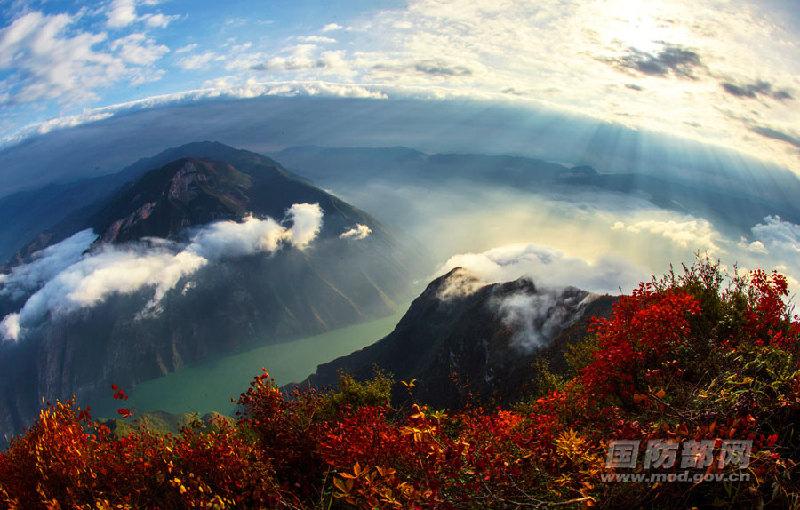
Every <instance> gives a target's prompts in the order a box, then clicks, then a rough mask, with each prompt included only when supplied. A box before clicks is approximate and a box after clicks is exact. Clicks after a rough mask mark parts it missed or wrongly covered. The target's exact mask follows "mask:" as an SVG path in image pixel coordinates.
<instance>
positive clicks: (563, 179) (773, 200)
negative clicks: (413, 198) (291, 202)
mask: <svg viewBox="0 0 800 510" xmlns="http://www.w3.org/2000/svg"><path fill="white" fill-rule="evenodd" d="M271 156H272V157H274V158H275V159H277V160H278V161H280V162H281V163H282V164H283V165H284V166H285V167H286V168H289V169H292V170H295V171H297V172H298V173H299V174H300V175H303V176H305V177H307V178H309V179H311V180H313V181H314V182H316V183H318V184H319V185H320V186H324V187H330V188H333V189H350V187H351V186H354V185H358V186H364V185H365V184H369V183H383V184H387V185H389V186H398V185H408V184H413V185H419V186H439V185H444V186H450V185H453V184H457V183H469V184H477V185H481V186H487V187H500V188H513V189H515V190H523V191H529V192H531V193H562V194H563V195H565V196H570V194H574V193H576V192H577V191H582V190H584V191H585V190H589V191H593V192H597V191H603V192H609V193H621V194H624V195H627V196H634V197H640V198H643V199H646V200H648V201H650V202H652V203H653V204H654V205H656V206H658V207H662V208H665V209H670V210H674V211H678V212H681V213H686V214H692V215H694V216H698V217H702V218H707V219H709V220H710V221H712V222H713V223H714V225H716V226H719V228H720V229H722V230H727V231H729V232H731V233H733V234H736V235H739V234H742V233H745V234H746V233H749V229H750V228H751V227H752V226H753V225H755V224H757V223H759V222H761V221H763V219H764V217H766V216H768V215H773V214H777V215H779V216H781V218H783V219H784V220H787V221H791V222H794V223H800V203H798V202H797V200H796V196H795V194H794V193H793V192H792V191H791V190H790V189H789V188H782V187H781V186H779V185H777V184H775V185H773V186H762V187H752V188H750V189H748V190H746V191H743V190H742V189H741V186H740V184H741V183H739V182H733V181H730V180H728V181H726V180H720V179H714V180H711V179H709V180H708V181H706V182H704V183H700V184H698V182H690V181H686V180H680V179H677V178H674V177H673V178H669V177H668V176H664V177H659V176H655V175H652V174H644V173H637V174H633V173H600V172H597V171H596V170H595V169H594V168H592V167H590V166H576V167H570V166H567V165H562V164H558V163H552V162H547V161H542V160H538V159H534V158H528V157H520V156H507V155H482V154H431V155H428V154H424V153H422V152H419V151H417V150H414V149H409V148H405V147H386V148H348V147H313V146H309V147H292V148H287V149H284V150H282V151H280V152H276V153H272V154H271Z"/></svg>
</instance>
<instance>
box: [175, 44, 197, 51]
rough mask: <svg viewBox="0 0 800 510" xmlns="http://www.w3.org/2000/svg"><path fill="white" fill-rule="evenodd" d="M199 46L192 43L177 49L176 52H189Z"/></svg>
mask: <svg viewBox="0 0 800 510" xmlns="http://www.w3.org/2000/svg"><path fill="white" fill-rule="evenodd" d="M195 48H197V43H190V44H187V45H185V46H181V47H180V48H178V49H176V50H175V53H189V52H190V51H192V50H194V49H195Z"/></svg>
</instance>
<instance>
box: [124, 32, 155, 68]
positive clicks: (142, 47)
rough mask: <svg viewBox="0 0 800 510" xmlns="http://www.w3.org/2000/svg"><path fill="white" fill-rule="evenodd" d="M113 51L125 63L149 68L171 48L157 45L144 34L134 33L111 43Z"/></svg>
mask: <svg viewBox="0 0 800 510" xmlns="http://www.w3.org/2000/svg"><path fill="white" fill-rule="evenodd" d="M111 49H112V50H115V51H117V53H118V55H119V56H120V57H122V59H123V60H124V61H125V62H128V63H131V64H134V65H137V66H149V65H151V64H153V63H155V62H156V61H157V60H158V59H160V58H161V57H162V56H164V54H165V53H167V52H168V51H169V48H167V47H166V46H164V45H163V44H157V43H156V42H155V40H154V39H152V38H151V37H148V36H147V35H145V34H142V33H133V34H130V35H126V36H125V37H121V38H119V39H117V40H115V41H114V42H112V43H111Z"/></svg>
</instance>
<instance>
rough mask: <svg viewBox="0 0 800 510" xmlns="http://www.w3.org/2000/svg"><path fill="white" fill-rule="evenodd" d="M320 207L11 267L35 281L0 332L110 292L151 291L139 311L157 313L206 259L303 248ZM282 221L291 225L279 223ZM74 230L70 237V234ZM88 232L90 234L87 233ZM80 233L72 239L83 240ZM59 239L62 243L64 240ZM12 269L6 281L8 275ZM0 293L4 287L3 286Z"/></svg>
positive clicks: (66, 249)
mask: <svg viewBox="0 0 800 510" xmlns="http://www.w3.org/2000/svg"><path fill="white" fill-rule="evenodd" d="M322 217H323V213H322V209H321V208H320V206H319V204H294V205H292V207H290V208H289V209H288V210H287V211H286V216H285V218H284V220H283V221H282V222H280V223H279V222H277V221H275V220H274V219H272V218H264V219H259V218H255V217H252V216H251V217H247V218H245V219H244V220H243V221H241V222H235V221H218V222H215V223H211V224H209V225H206V226H204V227H201V228H200V229H198V230H197V231H196V232H195V233H194V235H193V236H192V239H191V241H190V242H189V243H188V244H186V245H174V244H172V243H169V242H168V241H164V240H160V239H159V240H149V241H148V242H141V243H135V244H128V245H122V246H117V245H101V246H99V247H98V248H97V249H96V250H94V251H92V252H89V253H87V254H85V255H83V256H82V257H80V258H79V260H77V261H75V262H73V263H72V264H69V265H67V266H66V267H63V268H62V269H61V270H59V271H58V272H54V271H50V270H49V268H44V267H43V266H42V265H41V264H38V265H34V264H37V263H39V262H40V260H41V258H40V259H38V260H36V261H34V262H33V263H32V264H29V265H27V266H22V267H20V268H15V270H16V274H18V275H26V278H24V279H23V278H21V277H19V278H15V279H14V280H13V281H20V282H22V281H24V282H26V283H29V282H39V283H40V284H41V286H40V288H38V290H36V291H35V292H34V293H33V294H32V295H31V296H30V297H29V298H28V299H27V301H26V302H25V304H24V305H23V306H22V309H21V310H20V311H19V313H16V314H9V315H7V316H6V317H5V318H4V319H3V321H2V326H0V333H2V335H3V336H4V337H5V338H6V339H8V340H18V339H19V338H20V336H24V334H25V330H26V328H28V327H31V326H35V325H36V324H38V323H40V322H41V321H43V320H45V319H47V318H48V317H60V316H64V315H67V314H70V313H72V312H74V311H76V310H79V309H81V308H86V307H91V306H95V305H97V304H100V303H102V302H103V301H105V300H106V299H107V298H108V297H109V296H110V295H112V294H130V293H133V292H137V291H139V290H142V289H145V288H151V289H152V290H153V295H152V298H151V299H150V301H149V302H148V304H147V306H146V308H145V310H143V311H142V313H143V314H144V315H147V314H154V313H158V311H159V306H160V302H161V300H162V299H163V298H164V296H165V295H166V293H167V292H169V291H170V290H171V289H173V288H175V286H176V285H177V284H178V282H179V281H180V280H181V279H182V278H185V277H187V276H190V275H192V274H194V273H195V272H197V271H198V270H200V269H201V268H203V267H205V266H206V265H208V264H209V263H212V262H215V261H219V260H222V259H226V258H234V257H241V256H245V255H251V254H255V253H273V252H276V251H278V250H279V249H281V248H282V247H284V246H294V247H296V248H299V249H304V248H305V247H306V246H308V244H309V243H311V242H312V241H313V240H314V239H315V238H316V236H317V235H318V234H319V231H320V229H321V227H322ZM284 223H290V225H289V226H284ZM76 235H77V234H76ZM92 235H93V234H92ZM88 237H89V236H88V234H86V231H84V232H83V233H82V236H81V238H80V239H79V240H84V241H85V239H88ZM74 238H75V236H73V237H71V238H69V239H67V240H65V241H62V243H58V244H57V245H54V246H53V247H51V250H50V252H49V253H50V254H58V253H74V251H76V248H74V246H75V245H79V244H80V243H79V242H78V241H76V240H75V239H74ZM65 243H66V244H65ZM14 274H15V272H13V271H12V273H11V275H10V276H9V278H13V276H14ZM4 290H5V287H4Z"/></svg>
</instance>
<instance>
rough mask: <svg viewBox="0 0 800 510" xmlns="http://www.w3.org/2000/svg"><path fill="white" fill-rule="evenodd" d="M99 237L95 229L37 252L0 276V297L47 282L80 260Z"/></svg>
mask: <svg viewBox="0 0 800 510" xmlns="http://www.w3.org/2000/svg"><path fill="white" fill-rule="evenodd" d="M95 239H97V235H95V233H94V232H92V230H91V229H86V230H82V231H80V232H78V233H77V234H74V235H72V236H70V237H68V238H67V239H64V240H63V241H61V242H59V243H56V244H53V245H50V246H48V247H47V248H45V249H43V250H41V251H38V252H36V253H34V254H33V255H32V256H31V259H32V260H31V261H30V262H28V263H27V264H22V265H19V266H15V267H13V268H12V270H11V272H10V273H8V274H3V275H0V296H3V295H6V296H11V297H12V298H14V299H18V298H20V297H22V296H24V295H25V294H27V293H29V292H32V291H34V290H36V289H38V288H39V287H40V286H41V285H42V284H43V283H44V282H46V281H48V280H50V279H52V278H53V277H54V276H56V275H57V274H58V273H60V272H61V271H63V270H64V269H66V268H67V267H69V266H71V265H72V264H74V263H75V262H77V261H79V260H80V259H81V257H82V256H83V253H84V252H85V251H86V250H88V249H89V247H90V246H91V245H92V243H93V242H94V241H95Z"/></svg>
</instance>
